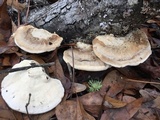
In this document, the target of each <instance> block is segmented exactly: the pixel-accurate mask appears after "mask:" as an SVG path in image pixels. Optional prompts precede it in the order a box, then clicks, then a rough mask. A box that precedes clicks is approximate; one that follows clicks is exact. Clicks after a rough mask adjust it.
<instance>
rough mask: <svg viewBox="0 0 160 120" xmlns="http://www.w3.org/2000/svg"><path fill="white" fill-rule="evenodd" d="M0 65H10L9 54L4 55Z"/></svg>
mask: <svg viewBox="0 0 160 120" xmlns="http://www.w3.org/2000/svg"><path fill="white" fill-rule="evenodd" d="M2 66H11V63H10V56H8V55H5V56H4V59H3V61H2Z"/></svg>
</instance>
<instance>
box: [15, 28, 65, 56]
mask: <svg viewBox="0 0 160 120" xmlns="http://www.w3.org/2000/svg"><path fill="white" fill-rule="evenodd" d="M13 37H14V41H15V43H16V45H17V46H19V47H20V48H21V49H22V50H24V51H26V52H29V53H43V52H48V51H52V50H54V49H56V48H57V47H59V46H60V44H61V42H62V40H63V38H62V37H60V36H58V35H57V34H55V33H53V34H52V33H50V32H48V31H46V30H44V29H37V28H35V27H33V26H31V25H27V26H21V27H19V28H18V29H17V30H16V32H15V33H14V34H13Z"/></svg>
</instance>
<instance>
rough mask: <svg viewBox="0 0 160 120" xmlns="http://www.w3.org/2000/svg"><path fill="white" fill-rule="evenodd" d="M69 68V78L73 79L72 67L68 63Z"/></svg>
mask: <svg viewBox="0 0 160 120" xmlns="http://www.w3.org/2000/svg"><path fill="white" fill-rule="evenodd" d="M67 68H68V71H69V77H70V78H72V76H73V75H72V70H71V66H70V64H69V63H67Z"/></svg>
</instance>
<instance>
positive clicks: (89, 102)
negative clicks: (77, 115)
mask: <svg viewBox="0 0 160 120" xmlns="http://www.w3.org/2000/svg"><path fill="white" fill-rule="evenodd" d="M79 100H80V101H81V103H82V104H83V106H84V108H85V110H86V111H88V112H89V113H91V114H92V115H93V116H95V117H98V115H99V113H100V111H101V110H102V101H103V97H102V96H101V95H100V94H99V92H91V93H88V94H85V95H83V96H81V97H79Z"/></svg>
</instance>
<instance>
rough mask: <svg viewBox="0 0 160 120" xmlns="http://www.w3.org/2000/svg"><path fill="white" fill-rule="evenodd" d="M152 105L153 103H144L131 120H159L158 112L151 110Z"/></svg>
mask: <svg viewBox="0 0 160 120" xmlns="http://www.w3.org/2000/svg"><path fill="white" fill-rule="evenodd" d="M152 104H153V102H152V101H149V102H145V103H143V104H142V106H141V108H140V109H139V110H138V112H137V113H136V114H135V115H134V116H133V118H132V119H131V120H158V119H159V118H158V115H157V114H156V110H155V109H152V108H151V106H152Z"/></svg>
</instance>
